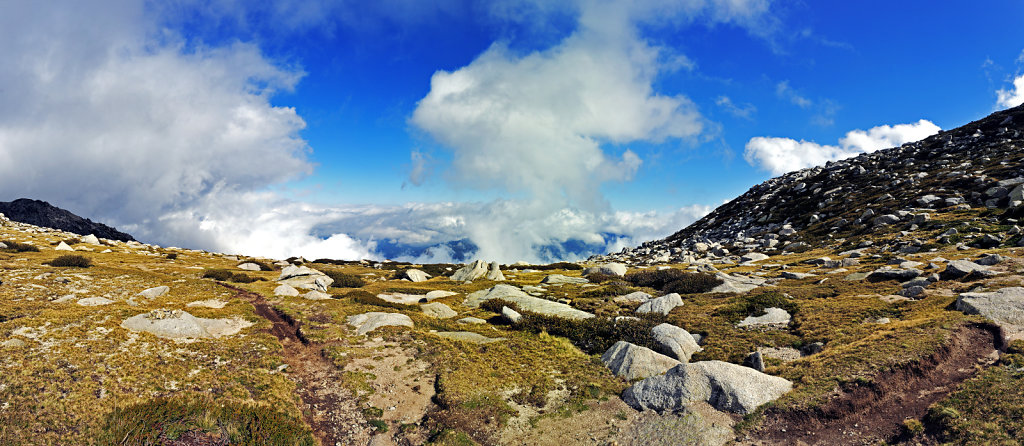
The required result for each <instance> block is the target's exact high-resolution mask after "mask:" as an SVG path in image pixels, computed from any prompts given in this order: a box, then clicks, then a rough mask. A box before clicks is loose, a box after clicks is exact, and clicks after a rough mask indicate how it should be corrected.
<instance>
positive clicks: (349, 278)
mask: <svg viewBox="0 0 1024 446" xmlns="http://www.w3.org/2000/svg"><path fill="white" fill-rule="evenodd" d="M324 274H326V275H327V277H330V278H331V279H334V282H333V283H331V288H362V287H363V286H366V281H365V280H363V278H362V277H359V276H355V275H352V274H345V273H342V272H339V271H332V270H326V271H324Z"/></svg>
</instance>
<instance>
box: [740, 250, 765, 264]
mask: <svg viewBox="0 0 1024 446" xmlns="http://www.w3.org/2000/svg"><path fill="white" fill-rule="evenodd" d="M768 258H769V257H768V256H767V255H764V254H761V253H759V252H749V253H746V254H744V255H743V256H742V257H740V262H742V263H748V262H751V263H752V262H760V261H762V260H768Z"/></svg>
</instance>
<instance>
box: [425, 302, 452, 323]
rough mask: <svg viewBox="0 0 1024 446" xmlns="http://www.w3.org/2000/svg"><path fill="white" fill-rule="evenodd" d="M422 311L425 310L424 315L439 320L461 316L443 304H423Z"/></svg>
mask: <svg viewBox="0 0 1024 446" xmlns="http://www.w3.org/2000/svg"><path fill="white" fill-rule="evenodd" d="M420 309H421V310H423V314H425V315H427V316H430V317H435V318H438V319H449V318H453V317H455V316H458V315H459V313H456V312H455V310H453V309H452V308H451V307H449V306H447V305H445V304H443V303H441V302H431V303H428V304H423V305H420Z"/></svg>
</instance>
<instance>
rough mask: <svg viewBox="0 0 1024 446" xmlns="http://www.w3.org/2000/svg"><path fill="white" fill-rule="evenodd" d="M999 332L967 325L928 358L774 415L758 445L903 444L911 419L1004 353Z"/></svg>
mask: <svg viewBox="0 0 1024 446" xmlns="http://www.w3.org/2000/svg"><path fill="white" fill-rule="evenodd" d="M1002 344H1003V340H1002V336H1001V333H1000V331H999V328H998V327H996V326H995V325H992V324H968V325H965V326H963V327H961V328H959V329H958V330H957V331H955V332H954V333H953V334H952V339H951V342H949V343H948V344H946V345H945V346H943V347H942V348H941V349H939V351H937V352H935V353H934V354H932V355H931V356H929V357H928V358H925V359H923V360H921V361H918V362H916V363H913V364H908V365H906V366H903V367H900V368H897V369H893V370H889V371H886V372H883V373H881V374H879V375H878V376H876V377H875V379H874V380H873V381H872V382H871V383H868V384H865V385H859V386H855V387H852V388H847V389H843V390H841V391H840V392H838V393H837V394H835V395H834V396H833V397H832V398H831V399H830V400H829V401H828V402H827V403H826V404H824V405H823V406H821V407H818V408H815V409H812V410H778V411H775V410H771V409H769V411H768V412H767V413H766V414H765V420H764V421H763V422H762V423H761V425H760V426H759V427H758V428H756V429H755V430H754V431H752V432H750V436H751V437H752V438H753V440H754V441H753V443H754V444H798V443H803V444H808V445H814V444H860V443H863V444H872V443H875V442H878V441H886V442H893V441H897V440H898V439H899V435H900V434H901V429H900V427H901V425H902V422H903V420H905V419H907V418H912V419H921V418H922V417H923V416H924V415H925V413H926V412H927V410H928V406H930V405H931V404H933V403H935V402H937V401H939V400H941V399H942V398H945V397H946V396H947V395H949V394H950V393H951V392H952V391H953V390H955V387H956V386H957V385H958V384H959V383H961V382H963V381H964V380H966V379H968V378H970V377H972V376H974V375H975V374H976V373H977V371H978V369H979V368H978V367H976V366H977V365H978V364H979V363H985V365H989V364H988V363H990V362H991V361H990V360H988V359H986V358H988V357H990V356H991V354H992V352H994V351H995V350H996V349H998V348H1000V347H1002Z"/></svg>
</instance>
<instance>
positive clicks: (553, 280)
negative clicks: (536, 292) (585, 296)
mask: <svg viewBox="0 0 1024 446" xmlns="http://www.w3.org/2000/svg"><path fill="white" fill-rule="evenodd" d="M540 283H543V284H552V285H554V284H565V283H574V284H583V283H590V281H589V280H587V279H586V278H585V277H569V276H564V275H562V274H549V275H547V276H544V278H543V279H541V281H540Z"/></svg>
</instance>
